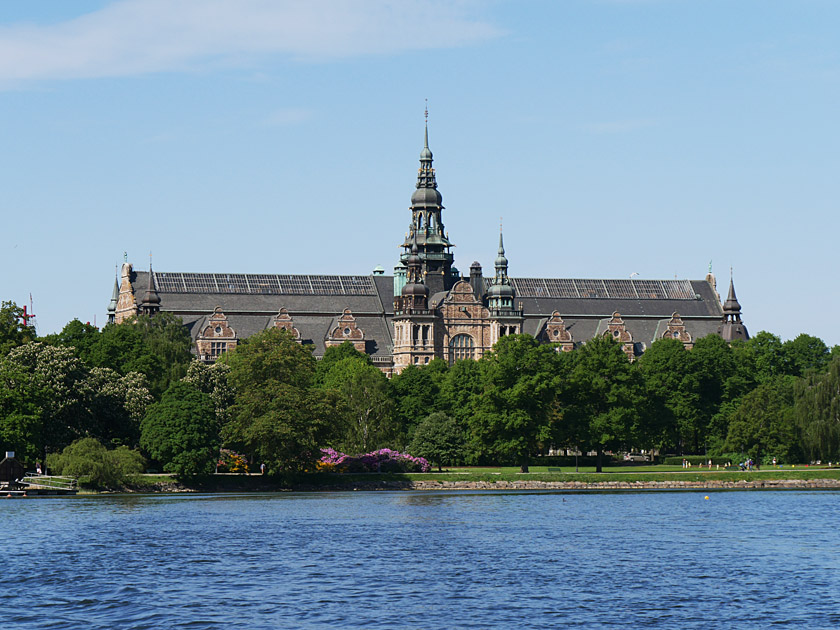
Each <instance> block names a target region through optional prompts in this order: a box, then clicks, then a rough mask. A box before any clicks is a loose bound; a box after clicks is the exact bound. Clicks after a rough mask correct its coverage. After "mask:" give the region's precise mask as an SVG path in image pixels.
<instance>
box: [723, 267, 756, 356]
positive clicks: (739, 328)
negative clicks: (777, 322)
mask: <svg viewBox="0 0 840 630" xmlns="http://www.w3.org/2000/svg"><path fill="white" fill-rule="evenodd" d="M718 334H719V335H720V336H721V337H723V340H724V341H726V342H731V341H734V340H735V339H742V340H744V341H746V340H747V339H749V338H750V334H749V333H748V332H747V327H746V326H744V324H743V322H742V321H741V304H740V303H739V302H738V298H737V297H736V296H735V282H734V280H733V278H732V272H731V270H730V273H729V294H728V295H727V296H726V302H724V303H723V322H722V323H721V325H720V327H719V328H718Z"/></svg>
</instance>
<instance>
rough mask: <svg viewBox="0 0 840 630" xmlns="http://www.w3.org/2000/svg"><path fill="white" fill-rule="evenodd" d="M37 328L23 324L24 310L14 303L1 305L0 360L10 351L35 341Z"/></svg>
mask: <svg viewBox="0 0 840 630" xmlns="http://www.w3.org/2000/svg"><path fill="white" fill-rule="evenodd" d="M35 336H36V335H35V328H34V327H32V326H25V325H24V324H23V309H22V308H20V307H19V306H18V305H17V304H15V303H14V302H2V303H1V304H0V358H2V357H4V356H6V354H8V352H9V350H11V349H12V348H17V347H18V346H22V345H23V344H25V343H28V342H30V341H34V340H35Z"/></svg>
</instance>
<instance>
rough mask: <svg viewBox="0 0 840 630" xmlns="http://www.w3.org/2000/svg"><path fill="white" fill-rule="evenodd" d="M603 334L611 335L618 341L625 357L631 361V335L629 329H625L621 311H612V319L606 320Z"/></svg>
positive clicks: (632, 352) (632, 351)
mask: <svg viewBox="0 0 840 630" xmlns="http://www.w3.org/2000/svg"><path fill="white" fill-rule="evenodd" d="M604 335H606V336H608V337H612V338H613V339H615V340H616V341H618V342H619V343H620V344H621V346H622V350H624V354H626V355H627V358H629V359H630V360H631V361H632V360H633V357H634V356H635V352H634V349H633V335H632V334H630V331H629V330H627V326H626V325H625V323H624V320H623V319H621V313H619V312H618V311H615V312H614V313H613V315H612V319H610V321H608V322H607V331H606V332H605V333H604Z"/></svg>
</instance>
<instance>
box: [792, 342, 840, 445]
mask: <svg viewBox="0 0 840 630" xmlns="http://www.w3.org/2000/svg"><path fill="white" fill-rule="evenodd" d="M795 395H796V404H795V414H796V423H797V426H798V427H799V430H800V432H801V436H802V443H803V446H804V448H805V451H806V453H807V454H808V456H809V457H810V459H812V460H817V459H819V460H825V461H837V460H838V459H840V357H835V358H834V359H833V360H832V361H831V364H830V366H829V369H828V372H826V373H823V374H820V373H817V372H808V373H806V375H805V377H804V378H802V379H800V380H799V381H798V383H797V387H796V394H795Z"/></svg>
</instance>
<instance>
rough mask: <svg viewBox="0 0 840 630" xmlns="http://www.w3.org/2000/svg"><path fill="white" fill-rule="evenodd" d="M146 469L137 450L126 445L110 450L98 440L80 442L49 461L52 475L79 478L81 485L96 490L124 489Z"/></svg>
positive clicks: (53, 455) (91, 439)
mask: <svg viewBox="0 0 840 630" xmlns="http://www.w3.org/2000/svg"><path fill="white" fill-rule="evenodd" d="M144 468H145V461H144V460H143V457H142V456H141V455H140V453H138V452H137V451H133V450H131V449H129V448H128V447H126V446H120V447H118V448H116V449H114V450H110V451H109V450H108V449H106V448H105V447H104V446H103V445H102V444H101V443H100V442H98V441H97V440H96V439H94V438H82V439H80V440H76V441H75V442H73V443H72V444H71V445H70V446H68V447H66V448H65V449H64V450H63V451H62V452H61V453H53V454H50V455H49V457H48V459H47V470H48V472H49V473H50V474H54V475H64V476H68V477H76V478H77V479H78V481H79V483H80V484H81V485H83V486H88V487H91V488H96V489H108V490H113V489H118V488H121V487H123V486H124V485H125V484H126V483H127V482H128V481H130V479H131V477H132V476H134V475H137V474H139V473H142V472H143V470H144Z"/></svg>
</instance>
